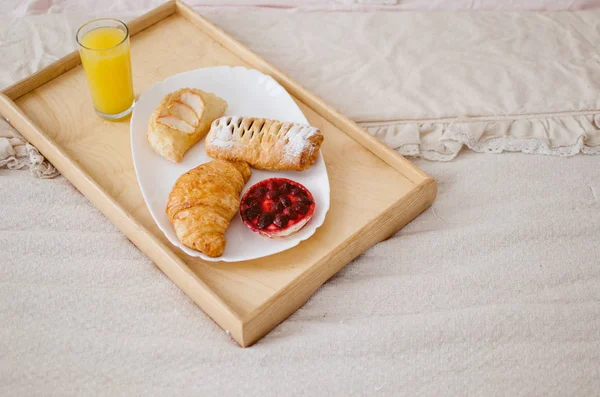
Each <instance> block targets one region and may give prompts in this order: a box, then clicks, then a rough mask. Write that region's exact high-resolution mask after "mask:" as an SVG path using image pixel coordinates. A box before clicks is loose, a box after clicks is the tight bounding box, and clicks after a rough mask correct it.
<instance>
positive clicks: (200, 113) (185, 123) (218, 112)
mask: <svg viewBox="0 0 600 397" xmlns="http://www.w3.org/2000/svg"><path fill="white" fill-rule="evenodd" d="M226 109H227V102H225V100H223V99H221V98H219V97H218V96H216V95H214V94H211V93H208V92H204V91H202V90H199V89H196V88H183V89H181V90H178V91H175V92H172V93H170V94H167V95H166V96H165V97H164V98H163V99H162V101H161V102H160V104H159V105H158V107H157V108H156V110H154V112H153V113H152V116H150V122H149V123H148V133H147V134H146V138H147V139H148V142H150V146H152V149H154V151H155V152H156V153H158V154H159V155H161V156H162V157H164V158H166V159H167V160H169V161H172V162H174V163H179V162H181V160H182V159H183V156H184V155H185V153H186V152H187V151H188V150H189V149H190V148H191V147H192V146H194V145H195V144H196V143H198V141H200V140H201V139H202V138H204V136H205V135H206V133H207V132H208V130H209V128H210V125H211V123H212V122H213V120H215V119H216V118H218V117H221V116H223V114H224V113H225V110H226Z"/></svg>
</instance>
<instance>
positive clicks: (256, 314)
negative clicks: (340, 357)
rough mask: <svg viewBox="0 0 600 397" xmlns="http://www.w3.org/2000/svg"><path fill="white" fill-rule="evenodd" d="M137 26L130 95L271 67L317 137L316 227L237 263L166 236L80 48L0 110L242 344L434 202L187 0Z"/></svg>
mask: <svg viewBox="0 0 600 397" xmlns="http://www.w3.org/2000/svg"><path fill="white" fill-rule="evenodd" d="M134 28H135V29H132V30H134V31H135V33H136V34H135V35H134V36H133V37H132V40H131V52H132V65H133V74H134V87H135V91H136V93H137V94H139V93H141V92H143V91H144V90H146V89H148V88H149V87H150V86H151V85H152V84H154V83H155V82H157V81H161V80H163V79H164V78H166V77H168V76H171V75H173V74H177V73H180V72H184V71H187V70H191V69H196V68H202V67H210V66H217V65H229V66H239V65H241V66H247V67H253V68H257V69H259V70H261V71H263V72H265V73H268V74H270V75H272V76H273V77H274V78H276V79H277V80H278V81H279V82H280V83H281V84H282V85H283V86H284V87H285V88H286V89H287V90H288V91H289V92H290V94H292V95H293V96H294V98H295V99H296V101H297V103H298V105H299V106H300V108H301V109H302V111H303V112H304V114H305V115H306V117H307V119H308V120H309V122H310V123H311V125H313V126H316V127H318V128H320V129H321V130H322V131H323V134H324V135H325V143H324V145H323V149H322V150H323V154H324V157H325V162H326V165H327V170H328V173H329V178H330V184H331V208H330V211H329V213H328V215H327V218H326V220H325V223H324V224H323V226H322V227H320V228H319V229H318V230H317V232H316V233H315V235H314V236H313V237H311V238H310V239H309V240H307V241H305V242H303V243H301V244H300V245H299V246H297V247H295V248H293V249H291V250H288V251H285V252H282V253H280V254H277V255H273V256H270V257H267V258H262V259H257V260H253V261H246V262H236V263H212V262H204V261H202V260H201V259H199V258H192V257H189V256H187V255H186V254H184V253H183V252H182V251H180V250H179V249H177V248H175V247H173V246H171V245H170V244H169V243H168V241H167V240H166V238H165V237H164V235H163V234H162V233H161V232H160V230H159V229H158V227H157V226H156V225H155V223H154V221H153V220H152V217H151V215H150V213H149V211H148V209H147V208H146V205H145V203H144V200H143V198H142V195H141V192H140V189H139V186H138V184H137V180H136V176H135V171H134V168H133V162H132V159H131V154H130V144H129V120H124V121H118V122H109V121H105V120H102V119H100V118H98V117H97V116H96V115H95V113H94V110H93V106H92V103H91V99H90V96H89V93H88V90H87V83H86V80H85V75H84V73H83V70H82V68H81V66H80V65H78V64H79V61H78V57H77V54H71V55H69V56H67V57H66V58H64V59H63V60H60V61H58V62H57V63H55V64H54V65H52V66H50V67H49V68H48V69H47V70H43V71H41V72H39V73H37V74H36V75H34V76H32V77H31V78H29V79H27V80H25V81H23V82H20V83H18V84H16V85H15V86H13V87H11V88H9V89H7V90H6V91H5V92H4V94H3V95H2V96H0V112H1V113H2V114H3V115H4V116H5V117H7V118H8V119H9V120H10V121H11V122H12V124H13V125H14V126H15V127H16V128H17V129H18V130H19V131H20V132H21V133H22V134H23V135H25V136H26V137H27V138H28V139H29V140H30V141H31V142H32V143H33V144H34V145H36V146H37V147H38V148H39V149H40V150H41V152H42V153H43V154H44V155H46V157H47V158H48V159H49V160H50V161H52V163H53V164H54V165H55V166H56V167H57V168H58V169H59V170H60V171H61V172H62V173H63V175H65V176H66V177H67V178H68V179H69V180H70V181H71V182H72V183H73V184H74V185H75V186H76V187H77V188H78V189H79V190H80V191H81V192H82V193H83V194H85V195H86V197H88V199H89V200H90V201H91V202H92V203H93V204H94V205H95V206H96V207H98V208H99V209H100V210H101V211H102V212H103V213H104V214H105V215H106V216H107V217H108V218H109V219H110V220H111V221H112V222H113V223H115V224H116V225H117V226H118V227H119V228H120V229H121V230H122V231H123V232H124V233H125V234H126V235H127V237H128V238H129V239H131V240H132V241H133V242H134V243H135V244H136V245H137V246H138V247H139V248H140V249H141V250H142V251H144V252H145V253H146V254H147V255H148V256H149V257H150V258H151V259H152V260H153V262H154V263H156V265H157V266H159V267H160V268H161V269H162V271H163V272H164V273H165V274H166V275H167V276H168V277H170V278H171V279H172V280H173V281H174V282H175V283H176V284H177V285H178V286H179V287H180V288H181V289H182V290H183V291H184V292H186V294H188V295H189V296H190V297H191V298H192V299H193V300H194V301H195V302H196V303H197V304H198V305H199V306H200V307H201V308H202V309H203V310H204V311H205V312H206V313H207V314H209V316H210V317H211V318H213V319H214V320H215V321H216V322H217V323H218V324H219V325H220V326H221V327H223V328H224V329H225V330H227V331H229V333H230V335H231V336H232V337H233V338H234V339H235V340H236V341H237V342H238V343H239V344H240V345H241V346H249V345H251V344H252V343H254V342H255V341H256V340H258V339H259V338H260V337H262V336H263V335H264V334H265V333H267V332H268V331H269V330H271V329H272V328H273V327H275V326H276V325H277V324H278V323H280V322H281V321H283V320H284V319H285V318H286V317H287V316H289V315H290V314H291V313H293V312H294V311H295V310H296V309H297V308H298V307H300V306H301V305H302V304H304V302H306V300H307V299H308V298H309V297H310V295H311V294H312V293H313V292H314V291H315V290H316V289H317V288H318V287H319V286H321V285H322V284H323V283H324V282H325V281H326V280H327V279H328V278H329V277H331V276H332V275H333V274H335V272H337V271H338V270H339V269H341V268H342V267H343V266H344V265H346V264H347V263H348V262H349V261H351V260H352V259H353V258H355V257H356V256H357V255H359V254H360V253H362V252H364V251H365V250H366V249H367V248H368V247H370V246H371V245H373V244H375V243H377V242H379V241H381V240H383V239H385V238H387V237H388V236H390V235H391V234H393V233H395V232H396V231H397V230H399V229H400V228H401V227H402V226H403V225H405V224H406V223H408V222H410V221H411V220H412V219H413V218H414V217H416V216H417V215H418V214H419V213H421V212H422V211H423V210H424V209H426V208H427V207H428V206H429V205H430V204H431V203H432V201H433V200H434V198H435V195H436V189H437V188H436V184H435V181H433V179H431V178H429V177H428V176H427V175H426V174H425V173H423V172H422V171H420V170H419V169H417V168H416V167H414V166H413V165H412V164H411V163H409V162H408V161H406V160H405V159H404V158H402V157H401V156H399V155H397V154H396V153H395V152H393V151H391V150H390V149H388V148H387V147H385V146H384V145H382V144H381V143H379V142H378V141H377V140H376V139H374V138H373V137H371V136H370V135H368V134H367V133H366V132H365V131H364V130H362V129H361V128H360V127H358V126H357V125H356V124H354V123H353V122H351V121H350V120H348V119H347V118H345V117H344V116H343V115H341V114H339V113H338V112H336V111H335V110H334V109H333V108H331V107H330V106H328V105H327V104H326V103H324V102H323V101H322V100H320V99H319V98H317V97H315V96H314V95H312V94H311V93H310V92H308V91H307V90H305V89H304V88H302V87H301V86H300V85H299V84H297V83H295V82H294V81H293V80H291V79H290V78H289V77H287V76H286V75H285V74H283V73H282V72H281V71H279V70H277V69H275V68H274V67H272V66H271V65H269V64H268V63H267V62H265V61H264V60H262V59H261V58H260V57H258V56H257V55H255V54H253V53H252V52H250V51H249V50H247V49H245V48H244V47H243V46H242V45H241V44H239V43H238V42H236V41H235V40H234V39H232V38H230V37H229V36H227V35H226V34H225V33H224V32H223V31H221V30H220V29H218V28H216V27H214V26H213V25H212V24H210V23H209V22H208V21H206V20H205V19H204V18H202V17H200V16H198V14H196V13H195V12H194V11H192V10H191V9H189V8H188V7H187V6H186V5H184V4H182V3H180V2H176V3H175V2H170V3H167V4H166V5H164V6H161V8H159V9H157V10H154V11H152V12H150V13H149V14H147V16H145V17H142V18H139V19H137V20H136V21H135V22H134Z"/></svg>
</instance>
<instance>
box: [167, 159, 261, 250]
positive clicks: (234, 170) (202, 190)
mask: <svg viewBox="0 0 600 397" xmlns="http://www.w3.org/2000/svg"><path fill="white" fill-rule="evenodd" d="M250 174H251V171H250V167H249V166H248V164H247V163H243V162H229V161H224V160H213V161H210V162H208V163H205V164H201V165H199V166H198V167H196V168H193V169H191V170H189V171H188V172H186V173H185V174H183V175H181V176H180V177H179V179H177V182H175V185H174V186H173V189H172V190H171V193H170V194H169V199H168V201H167V209H166V212H167V216H168V217H169V221H171V224H172V225H173V227H174V228H175V233H176V234H177V237H178V238H179V240H181V242H182V243H183V245H185V246H186V247H190V248H192V249H195V250H197V251H200V252H203V253H205V254H206V255H208V256H210V257H217V256H221V255H222V254H223V250H224V249H225V243H226V240H225V232H226V231H227V228H228V227H229V223H230V222H231V219H232V218H233V217H234V215H235V214H236V213H237V212H238V210H239V208H240V194H241V192H242V189H243V188H244V185H245V184H246V182H248V179H250Z"/></svg>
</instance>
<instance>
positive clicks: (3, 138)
mask: <svg viewBox="0 0 600 397" xmlns="http://www.w3.org/2000/svg"><path fill="white" fill-rule="evenodd" d="M3 167H6V168H8V169H11V170H18V169H21V168H29V170H30V171H31V173H32V174H33V175H35V176H36V177H38V178H54V177H55V176H58V171H57V170H56V168H54V166H53V165H52V164H50V163H49V162H48V161H47V160H46V159H44V156H42V155H41V154H40V152H39V151H38V150H37V149H36V148H35V147H33V146H32V145H31V144H29V143H28V142H27V141H26V140H25V138H23V137H22V136H21V134H19V133H18V132H17V131H15V129H14V128H12V126H11V125H10V124H9V123H8V122H7V121H5V120H3V119H2V118H0V168H3Z"/></svg>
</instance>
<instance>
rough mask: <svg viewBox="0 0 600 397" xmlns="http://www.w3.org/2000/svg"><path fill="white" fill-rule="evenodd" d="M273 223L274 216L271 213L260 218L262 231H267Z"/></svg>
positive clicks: (259, 223) (258, 224)
mask: <svg viewBox="0 0 600 397" xmlns="http://www.w3.org/2000/svg"><path fill="white" fill-rule="evenodd" d="M271 223H273V214H272V213H270V212H265V213H264V214H262V215H261V216H260V217H259V218H258V223H257V224H256V226H258V227H259V228H260V229H266V228H267V227H268V226H269V225H270V224H271Z"/></svg>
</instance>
